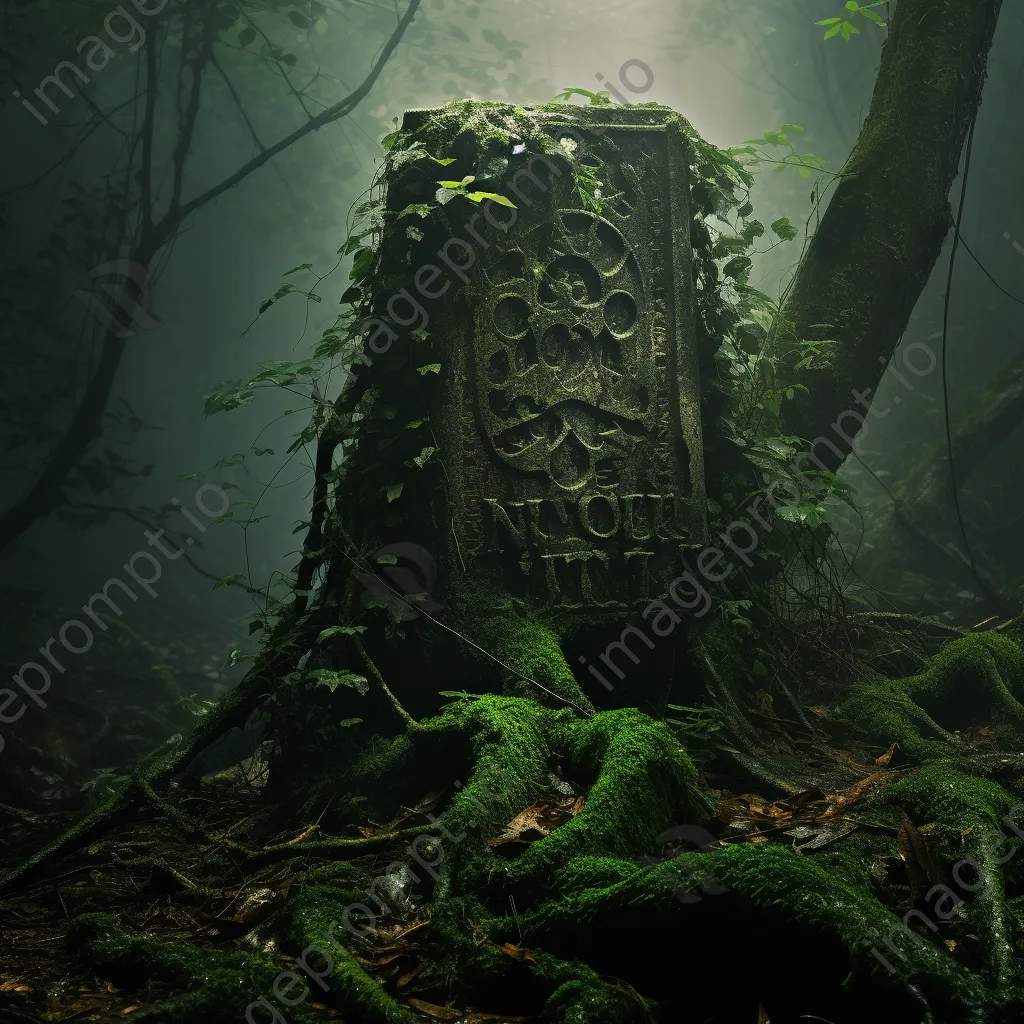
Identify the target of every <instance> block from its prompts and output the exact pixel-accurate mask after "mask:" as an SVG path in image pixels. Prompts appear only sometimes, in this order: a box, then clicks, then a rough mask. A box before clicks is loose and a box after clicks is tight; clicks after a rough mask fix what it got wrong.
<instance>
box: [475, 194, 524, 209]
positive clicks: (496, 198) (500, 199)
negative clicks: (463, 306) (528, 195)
mask: <svg viewBox="0 0 1024 1024" xmlns="http://www.w3.org/2000/svg"><path fill="white" fill-rule="evenodd" d="M466 198H467V199H472V200H473V202H474V203H481V202H483V201H484V200H485V199H490V200H491V201H492V202H494V203H498V204H499V205H500V206H507V207H509V208H510V209H512V210H514V209H516V204H515V203H513V202H512V200H511V199H508V198H506V197H505V196H502V195H499V194H498V193H497V192H467V193H466Z"/></svg>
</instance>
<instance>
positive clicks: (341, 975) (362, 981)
mask: <svg viewBox="0 0 1024 1024" xmlns="http://www.w3.org/2000/svg"><path fill="white" fill-rule="evenodd" d="M345 912H346V906H345V904H344V903H343V902H342V901H341V900H339V899H338V898H337V894H336V892H335V893H332V892H331V890H329V889H326V888H323V887H318V888H312V889H309V890H307V891H306V892H304V893H303V894H302V896H300V897H299V899H298V900H297V901H296V905H295V908H294V912H293V913H292V915H291V920H290V923H289V925H288V926H287V927H286V928H285V930H284V934H283V939H284V942H285V944H286V945H287V946H288V947H289V948H292V949H294V950H296V953H297V958H298V962H299V966H300V967H302V968H303V969H304V970H305V971H306V974H307V976H308V977H309V981H310V988H311V989H312V993H313V994H312V995H311V997H310V998H311V999H313V1000H314V1001H316V1002H320V1001H327V1000H331V1001H332V1002H335V1003H337V1004H338V1005H340V1007H341V1008H342V1009H343V1010H346V1011H348V1012H349V1013H350V1014H351V1015H352V1017H351V1019H352V1020H354V1021H360V1022H365V1024H416V1022H417V1021H418V1020H419V1018H418V1017H416V1016H415V1015H414V1014H413V1013H411V1012H410V1011H409V1010H407V1009H406V1008H405V1007H404V1006H401V1005H400V1004H399V1003H397V1002H396V1001H395V1000H394V999H393V998H392V997H391V996H389V995H388V994H387V993H386V992H385V991H384V989H382V988H381V987H380V985H378V984H377V982H376V981H374V980H373V978H371V977H370V976H369V975H368V974H367V973H366V971H364V970H363V968H362V967H361V966H360V965H359V963H358V961H357V960H356V959H355V957H354V956H353V955H352V953H351V952H349V950H348V949H347V948H346V947H345V946H344V945H342V943H341V941H340V940H341V938H342V937H344V936H345V934H346V932H345V927H344V924H343V922H344V920H345ZM300 951H301V952H300Z"/></svg>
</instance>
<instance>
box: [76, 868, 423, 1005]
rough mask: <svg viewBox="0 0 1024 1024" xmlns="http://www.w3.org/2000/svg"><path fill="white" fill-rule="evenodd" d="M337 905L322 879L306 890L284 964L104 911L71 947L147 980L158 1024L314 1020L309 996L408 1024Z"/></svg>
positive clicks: (81, 926) (128, 981)
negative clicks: (348, 932) (143, 932)
mask: <svg viewBox="0 0 1024 1024" xmlns="http://www.w3.org/2000/svg"><path fill="white" fill-rule="evenodd" d="M344 913H345V906H344V904H343V903H342V902H341V901H340V900H339V899H338V898H337V893H336V891H335V892H334V893H332V892H331V891H330V890H326V889H324V888H322V887H315V888H311V889H309V890H307V891H306V892H305V893H303V895H302V896H301V897H300V898H299V900H298V901H297V903H296V905H295V907H294V909H293V912H292V914H291V915H290V917H289V919H288V923H287V924H286V925H284V926H283V927H282V929H281V933H280V935H278V936H277V938H279V939H280V940H281V945H282V946H283V947H284V948H287V949H289V950H290V951H291V952H292V953H293V955H294V957H295V960H294V962H293V963H292V964H291V965H290V966H288V965H286V966H285V968H284V969H282V967H281V965H280V964H277V963H274V962H273V961H272V960H271V959H270V958H269V957H266V956H262V955H260V954H257V953H243V952H225V951H220V950H212V949H200V948H199V947H197V946H193V945H190V944H189V943H184V942H168V943H161V942H157V941H155V940H153V939H149V938H144V937H137V936H131V935H129V934H128V933H127V932H126V931H125V930H124V929H123V928H122V927H121V926H120V925H119V924H118V922H117V921H116V920H115V919H114V918H112V917H110V916H108V915H106V914H85V915H83V916H81V917H78V918H76V919H75V920H74V921H72V923H71V927H70V930H69V943H70V944H71V947H72V949H73V950H74V951H75V952H77V953H78V955H79V956H81V957H82V958H83V959H85V960H86V961H87V962H88V963H89V964H90V965H91V966H93V967H94V968H95V969H96V970H97V971H98V972H100V973H102V974H104V975H106V976H108V977H110V978H112V979H113V980H116V981H117V982H119V983H120V984H122V985H124V986H130V987H136V986H137V987H142V986H143V985H145V986H147V988H148V993H147V994H151V995H153V996H155V997H156V998H157V999H159V1000H161V1001H159V1002H155V1003H153V1004H149V1005H147V1007H146V1019H147V1020H151V1021H154V1022H160V1024H215V1022H220V1021H224V1022H228V1021H230V1022H232V1024H237V1022H238V1021H240V1020H245V1019H247V1015H248V1019H255V1020H256V1021H280V1020H281V1019H286V1020H288V1021H289V1022H292V1024H294V1022H298V1024H313V1022H315V1021H318V1020H322V1019H323V1017H322V1015H321V1014H319V1013H318V1011H316V1010H315V1009H314V1008H313V1005H312V1004H313V1003H330V1004H332V1005H334V1006H337V1007H338V1008H339V1009H341V1010H342V1011H343V1012H346V1013H348V1014H351V1015H352V1019H353V1020H358V1021H361V1022H366V1024H415V1022H416V1020H417V1018H416V1017H415V1016H414V1015H413V1014H412V1013H411V1012H410V1011H409V1010H407V1009H405V1008H404V1007H402V1006H400V1005H399V1004H398V1003H397V1002H396V1001H395V1000H394V999H392V998H391V997H390V996H389V995H388V994H387V993H386V992H385V991H384V990H383V989H382V988H381V987H380V986H379V985H378V984H377V983H376V982H375V981H374V980H373V979H372V978H371V977H370V976H369V975H368V974H367V973H366V972H365V971H364V970H363V968H362V967H361V966H360V965H359V963H358V962H357V961H356V959H355V958H354V957H353V955H352V954H351V952H349V950H348V949H347V948H345V946H343V945H342V943H341V941H340V937H341V936H344V935H345V929H344V927H343V926H342V921H343V916H344Z"/></svg>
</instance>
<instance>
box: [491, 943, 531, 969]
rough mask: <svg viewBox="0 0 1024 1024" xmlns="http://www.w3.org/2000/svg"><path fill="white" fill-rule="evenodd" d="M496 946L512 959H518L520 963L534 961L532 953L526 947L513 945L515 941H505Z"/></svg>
mask: <svg viewBox="0 0 1024 1024" xmlns="http://www.w3.org/2000/svg"><path fill="white" fill-rule="evenodd" d="M498 948H499V949H500V950H501V951H502V953H506V954H507V955H508V956H510V957H512V959H513V960H518V961H519V962H520V963H529V964H532V963H534V959H533V954H532V953H531V952H530V951H529V950H528V949H524V948H523V947H522V946H517V945H515V943H512V942H505V943H503V944H502V945H501V946H499V947H498Z"/></svg>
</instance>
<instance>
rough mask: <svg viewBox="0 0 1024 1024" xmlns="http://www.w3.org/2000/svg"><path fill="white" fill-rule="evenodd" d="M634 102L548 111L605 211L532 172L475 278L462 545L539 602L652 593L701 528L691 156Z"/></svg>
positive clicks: (619, 599) (569, 185) (605, 601)
mask: <svg viewBox="0 0 1024 1024" xmlns="http://www.w3.org/2000/svg"><path fill="white" fill-rule="evenodd" d="M634 114H636V115H639V114H640V112H639V111H636V112H634V111H631V110H622V111H618V112H617V113H616V116H615V117H612V118H609V119H608V120H609V123H606V124H597V123H593V119H591V123H586V124H581V123H578V122H574V123H573V124H572V125H571V132H570V131H569V126H567V122H565V121H564V120H563V121H562V122H561V123H560V122H559V120H558V119H557V118H556V117H552V118H549V120H548V123H547V124H546V128H547V130H548V131H549V133H550V134H551V135H552V137H553V139H555V140H562V141H561V144H562V145H564V146H570V145H571V146H572V151H573V156H574V157H575V159H576V160H578V161H580V162H581V163H582V164H584V165H586V166H587V167H588V168H590V169H591V170H592V173H593V176H594V177H596V178H597V179H598V180H600V181H601V183H602V190H601V196H600V197H599V199H600V204H601V207H602V208H601V209H600V211H598V210H595V209H594V208H593V206H594V204H593V203H589V204H586V206H587V207H589V208H585V204H584V202H583V200H582V199H581V195H580V191H579V185H578V182H577V181H576V179H575V178H574V176H573V174H572V173H571V171H569V169H568V166H567V165H566V164H564V163H560V166H561V168H562V172H563V173H560V174H559V173H558V172H557V171H556V172H555V173H551V172H550V169H549V167H545V168H543V170H544V171H545V172H546V173H544V174H543V175H542V174H540V173H536V174H533V175H532V176H531V177H532V179H533V184H532V187H530V188H529V189H528V190H525V191H524V194H523V197H522V199H523V201H522V202H520V204H519V206H520V215H519V216H518V217H517V219H516V222H515V225H514V226H513V227H511V228H510V229H509V231H508V232H507V233H504V234H501V233H499V232H495V235H496V236H497V240H496V241H495V242H494V244H492V245H491V246H490V247H489V249H488V251H487V252H486V253H485V254H483V256H482V258H481V260H480V263H479V265H478V267H477V272H476V277H475V279H474V280H473V281H472V283H471V287H470V289H469V301H470V307H471V308H472V311H473V314H472V315H473V329H472V340H471V346H472V360H471V362H472V365H471V367H468V369H470V371H471V377H472V382H473V386H472V388H467V390H466V394H465V397H464V402H465V407H464V410H463V434H464V437H465V438H468V437H470V436H472V437H476V438H479V437H480V435H481V434H482V436H483V439H484V442H485V443H484V444H483V445H480V444H479V443H478V444H466V445H465V447H464V456H465V462H464V469H465V484H466V487H467V491H468V494H467V504H466V506H465V508H466V514H467V515H466V519H467V522H466V523H465V527H466V530H467V536H466V542H467V544H466V546H467V548H468V550H467V552H466V554H467V555H468V557H469V559H470V560H471V561H477V560H479V561H480V562H481V563H482V564H483V565H485V566H488V565H489V566H492V567H493V566H495V565H497V566H499V567H500V568H501V571H502V573H503V576H504V580H505V582H506V584H507V586H508V587H509V589H510V590H511V592H512V593H513V594H514V595H516V596H517V597H518V598H519V599H521V600H522V601H523V602H524V603H525V604H527V605H528V606H530V607H534V608H543V607H552V606H554V607H561V608H581V609H585V608H588V607H592V608H593V607H622V606H629V605H634V604H639V603H642V602H645V601H647V600H650V599H651V598H653V597H654V596H656V594H657V593H658V592H659V590H660V589H663V587H664V583H665V580H666V579H667V578H671V577H670V576H669V575H668V574H669V573H671V572H672V571H673V568H674V566H675V564H676V560H677V558H678V557H679V555H680V553H681V552H682V551H685V550H686V549H688V548H693V547H695V546H699V545H700V544H701V543H702V542H703V540H704V537H705V531H706V526H705V499H704V486H703V460H702V455H703V453H702V446H701V430H700V399H699V385H698V377H697V358H696V352H695V350H694V342H693V323H692V316H693V313H692V306H693V303H692V294H691V293H692V287H693V285H692V270H691V262H690V250H689V213H688V209H687V199H688V193H687V185H686V177H685V167H686V159H685V155H684V153H683V150H682V145H683V143H682V140H681V138H680V137H679V136H678V134H677V133H676V132H673V131H671V130H668V129H666V128H665V127H664V126H663V125H659V124H657V123H650V122H652V121H656V120H657V119H656V118H655V117H654V116H653V115H652V113H651V112H650V111H646V112H643V115H642V116H639V117H637V120H638V121H639V122H640V123H635V124H631V123H630V116H631V115H634ZM645 121H646V122H648V123H644V122H645ZM556 166H559V165H556Z"/></svg>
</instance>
